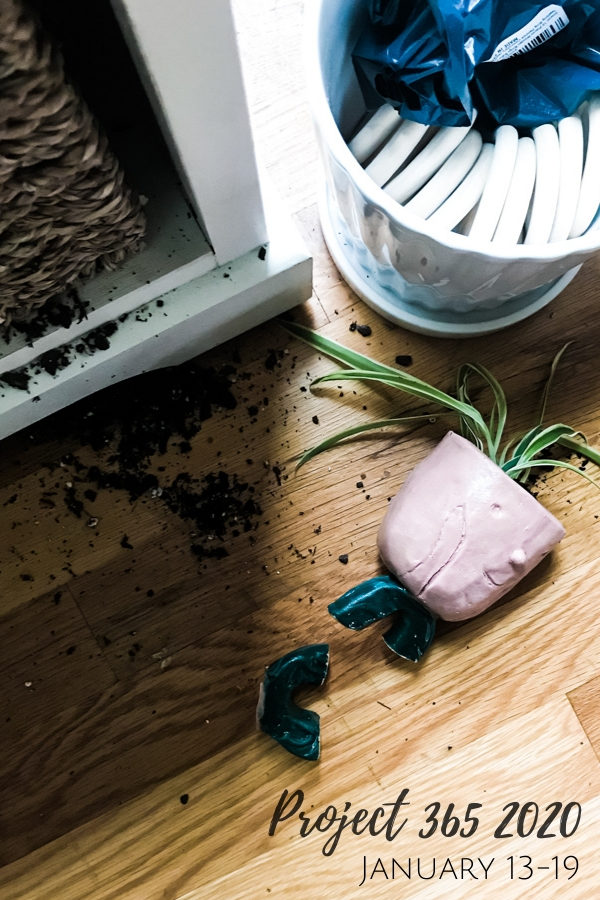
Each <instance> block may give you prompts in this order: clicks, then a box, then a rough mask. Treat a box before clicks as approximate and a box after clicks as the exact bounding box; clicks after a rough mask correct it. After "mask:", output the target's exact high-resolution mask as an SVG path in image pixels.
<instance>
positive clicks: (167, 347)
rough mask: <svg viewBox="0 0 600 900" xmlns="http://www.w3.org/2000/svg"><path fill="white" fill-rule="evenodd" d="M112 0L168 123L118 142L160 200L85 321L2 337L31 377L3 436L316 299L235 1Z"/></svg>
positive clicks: (9, 410)
mask: <svg viewBox="0 0 600 900" xmlns="http://www.w3.org/2000/svg"><path fill="white" fill-rule="evenodd" d="M113 5H114V7H115V11H116V13H117V18H118V20H119V22H120V23H121V27H122V30H123V34H124V36H125V38H126V39H127V42H128V45H129V48H130V52H131V56H132V57H133V59H134V60H135V61H136V63H137V66H138V70H139V76H140V77H141V80H142V82H143V84H144V86H145V90H146V94H147V97H148V99H149V100H150V101H151V103H152V105H153V107H154V112H155V117H156V122H158V123H159V125H160V126H161V130H162V137H161V136H160V133H159V132H158V129H157V126H156V122H152V123H148V130H147V131H146V129H145V127H144V123H143V122H142V126H140V120H139V118H137V117H136V116H135V115H133V116H132V120H133V121H132V127H131V129H130V133H129V134H128V135H126V136H125V137H124V138H123V139H121V138H119V139H118V140H119V144H118V146H115V152H116V153H117V155H118V156H119V157H120V159H121V161H122V163H123V167H124V169H125V171H126V172H127V178H128V181H129V182H130V183H131V184H132V186H133V187H134V188H135V189H137V190H138V191H139V193H141V194H142V195H144V196H145V197H146V198H147V201H148V202H147V206H146V216H147V223H148V224H147V236H146V241H145V247H144V249H143V250H142V251H141V252H140V253H138V254H136V255H135V256H134V257H132V258H131V259H130V260H128V261H127V262H126V263H125V264H124V265H123V266H122V267H120V268H119V269H118V270H117V271H115V272H102V273H99V274H98V275H96V276H95V277H94V278H93V279H91V280H89V281H88V282H86V283H85V284H82V285H80V286H78V294H79V297H80V299H81V300H82V301H84V303H86V304H87V309H86V312H87V317H86V318H85V319H83V320H82V321H80V322H77V321H73V323H72V324H71V325H70V327H68V328H64V327H59V326H56V327H48V328H47V330H46V331H45V333H44V334H43V335H41V336H40V337H39V338H36V340H35V341H33V343H28V342H27V339H26V338H25V337H23V336H22V335H20V334H18V333H17V334H13V336H12V338H11V340H10V342H8V343H7V342H5V341H3V340H2V339H0V378H1V377H2V374H6V373H9V372H15V371H18V372H23V373H24V374H25V375H26V376H27V377H28V379H29V380H28V388H27V390H22V389H19V388H17V387H13V386H10V385H7V384H6V383H5V382H0V438H2V437H6V436H7V435H9V434H11V433H13V432H15V431H18V430H20V429H22V428H25V427H27V426H28V425H31V424H32V423H33V422H35V421H36V420H38V419H40V418H43V417H45V416H47V415H49V414H50V413H52V412H55V411H57V410H59V409H61V408H63V407H65V406H67V405H68V404H70V403H73V402H75V401H76V400H79V399H81V398H82V397H84V396H86V395H87V394H89V393H92V392H94V391H97V390H100V389H101V388H103V387H106V386H108V385H109V384H112V383H114V382H115V381H119V380H123V379H126V378H129V377H131V376H134V375H137V374H140V373H142V372H145V371H149V370H150V369H153V368H159V367H161V366H167V365H173V364H176V363H180V362H183V361H185V360H187V359H190V358H192V357H193V356H195V355H197V354H199V353H202V352H204V351H206V350H208V349H209V348H211V347H213V346H215V345H216V344H218V343H221V342H222V341H224V340H227V339H228V338H231V337H234V336H235V335H236V334H239V333H241V332H242V331H245V330H247V329H248V328H251V327H253V326H255V325H258V324H260V323H261V322H263V321H265V320H266V319H268V318H271V317H273V316H275V315H277V314H278V313H279V312H282V311H283V310H285V309H288V308H290V307H291V306H294V305H296V304H298V303H301V302H303V301H304V300H306V299H307V298H308V297H310V295H311V291H312V260H311V257H310V255H309V254H308V252H307V250H306V248H305V246H304V244H303V242H302V240H301V238H300V236H299V234H298V232H297V231H296V229H295V227H294V226H293V224H292V222H291V219H290V217H289V216H288V215H287V214H286V213H285V212H284V211H283V209H282V207H281V204H280V203H279V202H278V200H277V198H275V197H273V196H271V195H270V190H269V188H268V186H265V185H264V184H263V183H261V176H260V173H259V171H258V168H257V166H256V160H255V155H254V147H253V142H252V135H251V132H250V124H249V117H248V110H247V106H246V101H245V93H244V88H243V84H242V76H241V67H240V61H239V57H238V53H237V45H236V41H235V33H234V29H233V22H232V17H231V9H230V7H229V3H228V2H227V0H204V2H203V4H201V5H200V6H198V5H197V4H190V3H189V2H188V0H171V3H170V4H167V6H165V5H164V4H158V3H157V2H155V0H143V2H142V0H113ZM207 29H208V30H207ZM117 34H118V31H117ZM198 42H200V44H202V45H206V48H205V49H206V51H207V52H206V53H205V54H204V55H203V53H202V52H201V46H199V43H198ZM215 42H216V43H215ZM217 44H218V46H219V47H220V51H219V52H216V51H215V46H216V45H217ZM165 47H170V48H171V49H172V50H173V51H174V52H173V53H171V54H170V55H169V54H166V53H165V49H164V48H165ZM209 49H210V52H209ZM175 50H176V52H175ZM132 71H133V69H132ZM217 99H218V101H219V103H220V108H219V105H218V103H217ZM163 138H164V141H163ZM165 142H166V145H167V147H168V150H167V149H166V148H165V146H164V144H165ZM205 235H208V239H207V237H205ZM232 253H237V254H238V255H237V256H234V257H233V258H232ZM108 323H114V328H115V330H114V333H113V334H111V335H110V336H109V339H108V340H109V346H108V347H107V348H106V349H102V350H96V351H95V352H94V353H86V352H83V353H82V352H78V350H77V349H76V348H77V346H78V345H80V344H81V342H82V339H85V335H86V334H87V333H89V332H90V331H93V330H94V329H96V328H98V327H100V326H105V325H107V324H108ZM48 351H58V352H59V355H60V356H61V357H63V358H68V360H69V362H68V364H67V365H65V366H64V367H62V368H60V370H59V371H56V373H55V374H50V373H49V372H48V371H47V370H46V368H47V367H46V368H44V366H43V365H42V364H40V357H41V356H42V354H45V353H47V352H48Z"/></svg>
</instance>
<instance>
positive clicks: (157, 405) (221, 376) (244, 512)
mask: <svg viewBox="0 0 600 900" xmlns="http://www.w3.org/2000/svg"><path fill="white" fill-rule="evenodd" d="M236 374H237V372H236V370H235V368H234V367H233V366H230V365H226V366H222V367H221V368H220V369H218V370H217V369H215V368H212V367H202V366H200V365H198V364H197V363H195V362H190V363H186V364H183V365H180V366H174V367H172V368H167V369H161V370H158V371H154V372H148V373H145V374H143V375H140V376H137V377H135V378H132V379H129V380H128V381H125V382H121V383H119V384H116V385H114V387H110V388H107V389H105V390H103V391H101V392H99V393H97V394H94V395H92V396H90V397H87V398H85V399H84V400H81V401H79V402H78V403H76V404H74V405H72V406H71V407H69V408H68V409H66V410H63V411H62V412H59V413H56V414H55V415H54V416H52V418H51V419H48V420H43V421H41V422H39V423H37V424H36V425H35V426H33V427H32V428H31V429H28V436H29V439H30V441H31V442H32V443H43V442H45V441H47V440H49V439H51V438H54V439H56V436H57V435H64V436H65V437H67V436H68V437H69V438H70V439H71V442H72V438H73V436H76V438H77V439H78V440H79V442H80V444H81V447H82V448H86V447H87V448H92V449H93V450H94V451H95V455H96V458H95V460H94V463H93V464H92V465H90V464H89V463H84V462H83V461H82V458H80V457H79V456H78V455H77V454H76V453H75V452H72V453H68V454H65V455H64V456H63V457H62V459H61V461H60V465H61V466H62V467H63V468H66V469H67V470H68V472H69V480H68V481H67V482H66V484H65V486H64V487H63V492H64V493H63V500H64V503H65V505H66V507H67V509H68V510H69V512H70V513H72V514H73V515H75V516H77V517H78V518H81V517H82V515H84V513H85V515H86V516H88V513H87V512H85V509H86V505H87V503H86V501H88V502H90V503H91V502H93V501H94V500H96V498H97V496H98V494H99V492H101V491H102V490H119V491H124V492H125V494H126V495H127V497H128V499H129V501H130V502H131V503H132V504H133V503H135V502H136V500H138V499H139V498H140V497H142V496H143V495H150V496H151V497H152V499H153V500H154V501H155V502H161V503H163V504H165V505H166V506H167V507H168V509H169V510H171V512H173V513H174V514H176V515H177V516H178V517H179V518H181V519H183V520H185V521H188V522H190V523H191V524H193V525H194V526H195V527H194V532H193V544H192V545H191V549H192V552H193V553H194V554H195V555H196V556H197V557H198V558H199V559H206V558H217V559H218V558H222V557H224V556H227V553H228V551H227V548H226V546H225V540H226V539H229V538H230V537H237V536H238V535H240V534H243V533H247V532H250V531H253V530H254V529H255V528H256V527H257V524H258V518H259V516H260V515H261V513H262V510H261V508H260V505H259V503H258V502H257V500H256V499H255V497H254V496H253V495H254V487H253V486H252V485H250V484H249V483H248V482H247V481H246V480H243V479H241V478H239V477H238V476H237V475H235V474H231V473H228V472H226V471H224V470H219V471H216V472H209V473H208V474H205V475H203V476H202V477H199V478H197V477H194V476H193V475H192V474H191V473H190V472H187V471H185V470H184V471H181V467H180V470H179V472H178V474H177V475H176V477H175V478H174V479H172V478H169V477H168V476H166V475H163V474H162V473H163V472H164V471H165V466H161V465H157V462H159V457H160V455H161V454H164V453H165V452H166V451H167V449H169V450H170V451H171V452H172V450H173V449H174V448H177V449H178V450H179V452H180V453H181V454H182V457H183V456H184V455H185V454H188V453H189V452H190V451H191V449H192V445H191V443H190V441H191V439H193V438H194V436H195V435H196V434H197V433H198V432H199V431H200V430H201V428H202V423H203V422H205V421H206V420H207V419H209V418H210V417H211V416H212V414H213V411H214V410H216V409H220V410H223V409H225V410H232V409H234V408H235V407H236V406H237V399H236V397H235V396H234V393H233V389H232V387H233V384H232V380H233V377H234V375H236ZM83 455H84V454H82V456H83ZM85 456H87V457H88V459H89V454H85ZM91 521H93V522H94V524H97V520H96V519H95V518H92V520H91ZM89 523H90V520H88V524H89ZM90 527H92V526H91V525H90ZM120 545H121V547H123V548H125V549H133V543H132V540H131V539H130V537H129V536H128V535H127V534H123V535H122V537H121V538H120Z"/></svg>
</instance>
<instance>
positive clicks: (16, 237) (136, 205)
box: [0, 0, 144, 320]
mask: <svg viewBox="0 0 600 900" xmlns="http://www.w3.org/2000/svg"><path fill="white" fill-rule="evenodd" d="M143 232H144V216H143V214H142V212H141V208H140V201H139V199H138V198H137V197H136V196H135V195H134V194H133V193H132V191H131V190H130V189H129V188H128V187H127V186H126V185H125V183H124V179H123V172H122V170H121V168H120V166H119V163H118V161H117V159H116V158H115V156H114V155H113V154H112V152H111V150H110V149H109V147H108V143H107V139H106V137H105V136H104V134H103V133H102V131H101V129H100V128H99V126H98V124H97V122H96V121H95V120H94V118H93V116H92V114H91V113H90V111H89V110H88V108H87V106H86V105H85V103H84V102H83V100H82V99H81V98H80V97H79V96H78V93H77V91H76V89H75V88H74V87H73V86H72V85H70V84H69V83H68V82H67V81H66V80H65V75H64V68H63V61H62V58H61V55H60V53H59V52H58V50H57V48H56V47H55V46H54V44H53V42H52V41H51V40H50V39H49V37H48V36H47V35H46V34H44V32H43V29H42V28H41V26H40V24H39V22H38V21H37V19H36V18H35V16H34V15H33V14H32V13H31V12H30V11H29V10H28V9H27V8H26V6H25V5H24V4H23V3H21V2H20V0H0V319H3V320H10V319H11V318H23V317H25V318H29V317H30V316H31V312H32V310H34V309H35V308H36V307H38V306H40V305H41V304H43V303H45V302H46V301H47V300H49V299H50V298H52V297H54V296H56V295H57V294H60V293H61V292H62V291H64V290H65V289H66V288H67V287H68V286H69V285H72V284H73V283H75V282H76V281H77V280H78V279H79V278H83V277H88V276H90V275H92V274H93V273H94V272H95V271H97V270H98V269H113V268H115V267H116V266H118V265H119V264H120V263H121V262H122V261H123V259H124V258H125V257H126V256H128V255H129V254H131V253H133V252H135V251H136V250H138V249H139V248H140V242H141V239H142V236H143Z"/></svg>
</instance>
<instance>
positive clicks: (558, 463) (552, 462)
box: [506, 459, 600, 490]
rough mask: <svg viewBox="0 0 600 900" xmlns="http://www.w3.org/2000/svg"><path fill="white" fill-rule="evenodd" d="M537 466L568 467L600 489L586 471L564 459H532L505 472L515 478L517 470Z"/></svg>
mask: <svg viewBox="0 0 600 900" xmlns="http://www.w3.org/2000/svg"><path fill="white" fill-rule="evenodd" d="M539 466H544V467H545V468H548V467H550V468H553V469H554V468H556V469H568V470H569V471H570V472H576V473H577V475H581V476H583V478H585V479H586V481H589V482H590V484H593V485H594V487H597V488H598V490H600V484H598V482H597V481H596V480H595V479H594V478H592V477H591V476H590V475H588V474H587V472H583V471H582V470H581V469H578V468H577V466H574V465H572V463H568V462H565V460H564V459H534V460H531V461H530V462H524V463H517V464H516V465H515V466H513V467H512V469H510V471H507V472H506V474H507V475H508V476H509V477H510V478H515V475H516V474H517V473H518V472H522V471H525V470H527V469H534V468H536V467H539ZM515 480H516V479H515Z"/></svg>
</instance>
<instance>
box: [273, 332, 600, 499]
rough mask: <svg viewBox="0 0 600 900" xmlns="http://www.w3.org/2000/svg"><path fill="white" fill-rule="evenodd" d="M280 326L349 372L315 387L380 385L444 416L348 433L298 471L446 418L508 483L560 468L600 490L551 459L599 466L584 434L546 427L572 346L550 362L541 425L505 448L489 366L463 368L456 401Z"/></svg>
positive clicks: (499, 399) (599, 457) (497, 390)
mask: <svg viewBox="0 0 600 900" xmlns="http://www.w3.org/2000/svg"><path fill="white" fill-rule="evenodd" d="M281 324H282V325H283V326H284V328H286V329H287V330H288V331H289V332H290V333H291V334H293V335H294V336H295V337H298V338H300V339H301V340H303V341H305V342H306V343H307V344H309V346H311V347H312V348H313V349H315V350H318V351H320V352H321V353H324V354H325V355H326V356H329V357H331V358H332V359H334V360H336V361H337V362H339V363H342V364H343V365H344V366H346V368H345V369H342V370H339V371H335V372H330V373H329V374H327V375H322V376H321V377H320V378H316V379H314V381H313V382H312V384H311V387H314V386H315V385H318V384H325V383H327V382H330V381H341V380H342V379H348V378H350V379H353V380H355V381H363V382H366V383H376V384H382V385H385V386H386V387H390V388H394V389H396V390H399V391H402V392H403V393H404V394H408V395H409V396H412V397H416V398H418V399H420V400H425V401H429V402H431V403H434V404H436V406H437V407H439V409H440V412H437V413H433V414H432V413H424V414H421V415H409V416H399V417H394V418H389V419H380V420H378V421H375V422H367V423H362V424H360V425H355V426H353V427H351V428H346V429H344V430H343V431H340V432H338V433H337V434H335V435H333V436H332V437H329V438H327V439H326V440H324V441H322V442H321V443H319V444H317V445H316V446H315V447H313V448H312V449H310V450H307V451H306V453H304V454H303V456H302V457H301V459H300V461H299V463H298V468H299V467H300V466H302V465H304V463H306V462H308V460H309V459H312V458H313V457H314V456H316V455H317V454H318V453H321V452H322V451H324V450H328V449H329V448H330V447H334V446H335V445H336V444H339V443H340V442H341V441H344V440H346V439H347V438H350V437H354V436H356V435H359V434H362V433H364V432H367V431H373V430H376V429H381V428H389V427H393V426H399V425H405V424H406V423H409V422H416V421H418V420H423V421H430V422H431V421H435V420H436V418H437V417H438V416H439V415H443V416H453V417H455V418H456V419H457V420H458V427H459V429H460V433H461V434H462V436H463V437H465V438H467V439H469V440H470V441H472V443H474V444H475V445H476V446H477V447H478V448H479V449H480V450H481V451H482V452H484V453H485V454H487V456H489V457H490V459H491V460H492V461H493V462H495V463H496V464H497V465H498V466H500V468H501V469H502V470H503V471H504V472H506V474H507V475H508V476H510V478H513V479H515V480H516V481H520V482H525V481H526V480H527V479H528V477H529V475H530V473H531V470H532V469H534V468H536V467H544V468H548V467H558V468H563V469H569V470H571V471H573V472H577V473H578V474H579V475H582V476H583V477H584V478H586V479H587V480H588V481H591V482H592V484H595V485H596V486H597V487H600V485H598V484H597V482H595V481H594V480H593V479H592V478H590V476H589V475H587V473H586V472H584V471H583V470H582V469H581V468H578V467H577V466H574V465H573V464H572V463H569V462H567V461H565V460H562V459H553V458H549V456H548V451H549V450H550V448H552V447H555V446H559V447H562V448H563V449H564V450H567V451H569V452H570V453H576V454H578V455H579V456H581V457H584V458H585V459H587V460H590V461H591V462H593V463H595V464H596V465H598V466H600V452H599V451H598V450H596V449H594V448H593V447H590V446H589V445H588V444H587V443H586V439H585V436H584V435H583V434H582V433H581V432H580V431H578V430H576V429H574V428H572V427H571V426H569V425H564V424H562V423H557V424H553V425H545V424H544V417H545V413H546V405H547V402H548V397H549V393H550V388H551V385H552V381H553V379H554V375H555V372H556V369H557V367H558V364H559V362H560V359H561V357H562V355H563V353H564V352H565V350H566V348H567V347H568V344H565V345H564V346H563V347H562V348H561V349H560V350H559V352H558V353H557V354H556V356H555V357H554V359H553V361H552V365H551V368H550V374H549V376H548V379H547V381H546V385H545V387H544V391H543V394H542V402H541V410H540V414H539V416H538V421H537V423H536V424H535V425H534V426H533V427H532V428H530V429H529V430H528V431H526V432H525V433H524V434H522V435H518V436H517V437H514V438H512V439H511V440H509V441H506V442H504V443H503V439H504V430H505V426H506V419H507V404H506V396H505V394H504V391H503V389H502V387H501V385H500V383H499V382H498V381H497V380H496V378H495V377H494V376H493V375H492V373H491V372H490V371H489V370H488V369H486V368H485V366H482V365H479V364H477V363H465V364H464V365H462V366H461V367H460V368H459V370H458V373H457V380H456V391H455V395H452V394H448V393H446V392H444V391H441V390H439V389H438V388H436V387H433V386H432V385H430V384H428V383H427V382H426V381H423V380H422V379H420V378H416V377H415V376H414V375H410V374H408V373H407V372H403V371H400V370H399V369H395V368H393V367H392V366H386V365H384V364H383V363H379V362H376V361H375V360H373V359H371V358H370V357H368V356H365V355H363V354H362V353H357V352H356V351H354V350H350V349H349V348H347V347H344V346H343V345H342V344H338V343H337V342H336V341H333V340H330V339H329V338H327V337H324V336H323V335H322V334H318V333H317V332H315V331H312V330H311V329H310V328H306V327H305V326H303V325H298V324H296V323H295V322H289V321H283V322H282V323H281ZM474 376H475V377H478V378H479V379H480V381H482V382H483V383H484V384H485V385H487V387H488V388H489V389H490V390H491V394H492V398H493V403H492V408H491V411H490V413H489V415H488V416H487V419H486V418H484V416H483V415H482V413H481V412H480V411H479V409H478V408H477V407H476V406H475V404H474V402H473V401H472V399H471V396H470V393H469V391H470V386H471V380H472V378H473V377H474Z"/></svg>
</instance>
